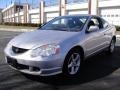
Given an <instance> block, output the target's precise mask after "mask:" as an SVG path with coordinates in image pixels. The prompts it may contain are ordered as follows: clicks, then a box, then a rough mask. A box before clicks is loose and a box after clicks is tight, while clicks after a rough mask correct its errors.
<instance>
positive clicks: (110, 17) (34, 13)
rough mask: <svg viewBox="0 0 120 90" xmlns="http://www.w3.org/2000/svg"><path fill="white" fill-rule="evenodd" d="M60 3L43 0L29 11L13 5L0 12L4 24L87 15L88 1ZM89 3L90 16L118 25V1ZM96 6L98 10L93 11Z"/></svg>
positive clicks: (119, 18)
mask: <svg viewBox="0 0 120 90" xmlns="http://www.w3.org/2000/svg"><path fill="white" fill-rule="evenodd" d="M61 1H62V3H61V7H60V6H59V3H60V0H44V2H45V4H44V3H43V0H41V2H42V4H41V6H40V8H36V9H29V5H21V6H20V10H19V9H18V7H19V5H18V4H16V3H14V4H12V5H10V6H9V7H7V8H6V9H4V10H3V11H2V12H3V20H4V22H22V23H25V22H26V23H40V22H47V21H49V20H51V19H53V18H54V17H57V16H59V15H73V14H88V10H89V9H88V0H66V1H65V0H61ZM91 1H92V5H91V7H92V8H91V14H97V13H98V15H100V16H101V17H103V18H104V19H106V20H107V21H108V22H109V23H111V24H115V25H120V3H119V1H120V0H99V1H98V3H96V2H95V0H91ZM64 3H66V4H64ZM43 4H44V5H43ZM96 5H98V9H95V8H96ZM25 7H26V9H25ZM19 11H20V12H19ZM60 13H64V14H60Z"/></svg>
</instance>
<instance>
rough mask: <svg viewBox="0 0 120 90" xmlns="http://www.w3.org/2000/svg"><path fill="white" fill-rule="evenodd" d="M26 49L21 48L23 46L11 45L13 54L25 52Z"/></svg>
mask: <svg viewBox="0 0 120 90" xmlns="http://www.w3.org/2000/svg"><path fill="white" fill-rule="evenodd" d="M27 50H28V49H23V48H18V47H15V46H12V51H13V52H14V53H15V54H21V53H25V52H26V51H27Z"/></svg>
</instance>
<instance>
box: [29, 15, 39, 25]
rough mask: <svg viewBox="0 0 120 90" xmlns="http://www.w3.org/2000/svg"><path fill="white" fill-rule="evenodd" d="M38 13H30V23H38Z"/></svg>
mask: <svg viewBox="0 0 120 90" xmlns="http://www.w3.org/2000/svg"><path fill="white" fill-rule="evenodd" d="M39 21H40V20H39V14H31V15H30V22H31V23H39Z"/></svg>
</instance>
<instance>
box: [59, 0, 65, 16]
mask: <svg viewBox="0 0 120 90" xmlns="http://www.w3.org/2000/svg"><path fill="white" fill-rule="evenodd" d="M65 14H66V0H59V16H64V15H65Z"/></svg>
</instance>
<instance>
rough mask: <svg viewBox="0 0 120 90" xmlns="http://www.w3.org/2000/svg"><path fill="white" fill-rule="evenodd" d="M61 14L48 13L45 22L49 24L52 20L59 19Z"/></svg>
mask: <svg viewBox="0 0 120 90" xmlns="http://www.w3.org/2000/svg"><path fill="white" fill-rule="evenodd" d="M58 16H59V13H58V12H46V13H45V21H46V22H48V21H50V20H51V19H53V18H55V17H58Z"/></svg>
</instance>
